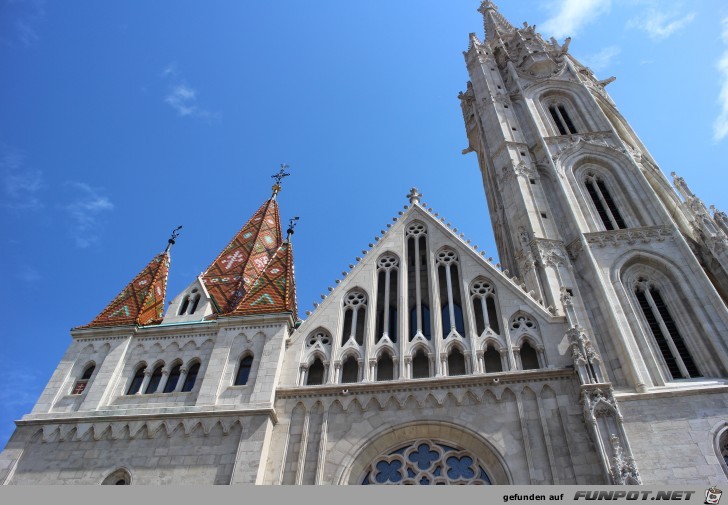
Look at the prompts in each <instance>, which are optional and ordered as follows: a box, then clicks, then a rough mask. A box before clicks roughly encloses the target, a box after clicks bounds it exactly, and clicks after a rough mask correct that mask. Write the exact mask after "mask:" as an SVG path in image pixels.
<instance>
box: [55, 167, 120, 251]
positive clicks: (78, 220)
mask: <svg viewBox="0 0 728 505" xmlns="http://www.w3.org/2000/svg"><path fill="white" fill-rule="evenodd" d="M66 187H68V188H71V189H72V190H73V191H74V192H76V194H77V196H76V198H75V199H74V200H73V201H72V202H71V203H69V204H68V205H66V206H65V207H64V209H65V210H66V212H67V213H68V215H69V217H70V218H71V223H72V225H71V232H72V235H73V239H74V241H75V243H76V247H79V248H82V249H83V248H86V247H89V246H91V245H93V244H94V243H95V242H96V241H97V240H98V235H99V233H100V228H101V224H100V222H99V220H100V217H101V214H102V213H104V212H107V211H111V210H113V209H114V204H113V203H111V200H109V198H107V197H106V196H103V195H102V194H101V191H103V190H102V189H101V188H93V187H91V186H89V185H88V184H86V183H83V182H67V183H66Z"/></svg>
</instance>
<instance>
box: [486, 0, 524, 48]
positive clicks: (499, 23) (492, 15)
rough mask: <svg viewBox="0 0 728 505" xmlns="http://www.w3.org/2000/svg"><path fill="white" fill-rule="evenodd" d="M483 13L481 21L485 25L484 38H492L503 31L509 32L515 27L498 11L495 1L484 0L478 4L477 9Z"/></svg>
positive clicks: (503, 32)
mask: <svg viewBox="0 0 728 505" xmlns="http://www.w3.org/2000/svg"><path fill="white" fill-rule="evenodd" d="M478 12H480V13H481V14H482V15H483V22H484V25H485V40H493V39H494V38H496V37H499V36H501V35H503V34H505V33H511V32H513V30H515V28H514V27H513V25H512V24H510V23H509V22H508V20H507V19H506V18H505V17H504V16H503V15H502V14H501V13H500V12H498V6H497V5H496V4H495V2H491V1H490V0H485V1H484V2H482V3H481V4H480V8H479V9H478Z"/></svg>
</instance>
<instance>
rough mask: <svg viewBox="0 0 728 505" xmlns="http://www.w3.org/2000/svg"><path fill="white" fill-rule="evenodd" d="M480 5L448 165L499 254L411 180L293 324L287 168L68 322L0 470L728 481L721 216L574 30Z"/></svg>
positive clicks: (148, 480)
mask: <svg viewBox="0 0 728 505" xmlns="http://www.w3.org/2000/svg"><path fill="white" fill-rule="evenodd" d="M479 12H480V13H481V14H482V16H483V20H484V28H485V32H484V35H483V36H478V35H476V34H470V40H469V45H468V46H467V50H466V51H465V53H464V56H465V64H466V66H467V70H468V73H469V76H470V81H469V82H468V83H467V85H465V88H464V90H463V91H462V92H461V93H460V96H459V98H460V104H461V108H462V113H463V119H464V126H465V134H466V137H465V138H467V149H465V151H464V152H463V154H467V155H471V156H477V160H478V165H479V168H480V171H481V174H482V180H483V186H484V189H485V194H486V197H487V204H488V211H489V214H490V219H491V224H492V227H493V231H494V235H495V239H496V244H497V248H498V257H499V261H500V262H499V263H494V262H493V260H491V259H489V258H487V257H485V255H484V253H483V252H482V251H479V250H478V249H477V247H475V246H473V245H471V243H470V241H469V240H467V238H466V237H465V236H463V235H462V234H460V233H458V231H457V228H454V226H452V225H450V224H449V223H446V222H445V220H444V219H442V218H441V217H440V216H439V215H438V213H437V210H436V209H433V208H431V207H429V206H428V205H426V204H425V203H424V198H423V196H422V195H421V194H420V193H419V191H418V190H417V189H416V188H412V189H411V191H410V193H409V194H408V195H407V196H406V200H403V201H402V202H393V203H392V210H393V212H396V211H397V209H401V208H402V205H403V204H406V205H405V206H404V210H402V211H400V212H399V214H398V215H397V217H396V218H395V219H394V220H393V222H392V223H390V224H389V225H387V228H386V230H385V231H384V233H382V234H381V236H379V237H376V240H375V241H374V243H372V244H370V246H371V247H370V249H369V250H367V251H365V253H366V254H362V257H360V258H357V263H356V264H355V265H352V267H351V269H350V270H349V271H348V272H345V275H343V277H342V278H341V279H340V280H338V281H337V283H336V286H335V287H333V288H331V289H330V290H329V292H328V295H327V296H325V297H323V298H324V299H323V300H321V302H320V303H319V304H318V305H317V307H316V308H315V310H314V311H313V312H310V313H307V314H306V317H305V320H301V319H299V314H298V310H297V304H296V284H295V270H294V263H295V258H294V250H293V249H294V240H293V235H294V227H295V222H294V221H292V222H291V223H289V226H288V230H287V232H286V233H285V234H284V233H283V231H282V230H283V229H282V227H281V222H280V216H279V199H282V198H283V195H285V180H284V178H285V176H286V175H287V174H286V173H285V167H284V170H281V172H280V173H279V174H278V176H277V177H276V183H275V185H274V186H273V189H272V194H271V195H270V197H269V198H268V199H267V200H264V198H265V196H267V195H260V197H261V198H260V207H259V208H258V209H257V210H256V209H255V208H251V209H249V212H250V214H252V215H251V217H250V219H249V220H248V221H247V222H246V223H243V226H242V228H241V229H240V230H239V231H238V232H237V233H234V234H233V231H232V230H231V234H233V237H232V240H231V241H230V243H229V244H228V246H227V247H225V248H224V249H223V250H222V251H220V252H219V254H218V255H217V257H214V259H212V261H211V263H210V265H209V267H208V268H207V269H206V270H205V271H204V272H203V273H202V274H201V275H199V276H198V277H197V278H192V279H189V285H188V286H187V288H186V289H184V290H183V291H182V292H181V293H173V295H174V298H172V299H171V302H169V303H167V301H166V295H167V293H166V287H167V278H168V275H169V266H170V255H171V252H172V245H173V244H174V241H175V238H176V235H175V234H173V236H172V238H171V239H170V240H169V246H168V247H167V249H166V250H165V251H163V252H161V253H160V254H159V255H157V256H156V257H154V258H152V259H151V261H150V262H149V263H148V265H147V266H146V267H145V268H144V269H143V270H142V271H141V272H139V273H138V275H136V277H134V278H133V279H130V282H129V283H128V285H127V286H125V287H123V289H122V290H121V292H120V293H119V294H118V296H116V297H115V298H114V299H113V300H111V302H110V303H109V304H108V305H107V306H106V308H104V309H103V310H102V311H101V312H100V313H99V314H98V316H97V317H96V318H94V319H93V321H91V322H89V323H86V324H82V325H81V326H78V327H76V328H74V329H73V330H72V331H71V337H72V338H71V344H70V346H69V348H68V350H67V351H66V353H65V355H64V356H63V358H62V359H61V362H60V363H59V364H58V367H57V368H56V370H55V372H54V373H53V375H52V377H51V379H50V381H49V382H48V384H47V385H46V387H45V389H44V391H43V392H42V394H41V396H40V398H39V399H38V401H37V403H36V405H35V407H34V408H33V410H32V411H31V412H30V413H28V414H27V415H25V416H23V418H22V419H21V420H19V421H17V422H16V425H17V427H16V430H15V432H14V434H13V436H12V437H11V439H10V441H9V442H8V444H7V446H6V447H5V449H4V450H3V452H2V453H1V454H0V483H3V484H6V485H13V484H17V485H23V484H26V485H27V484H88V485H94V484H113V485H125V484H131V485H137V484H140V485H163V484H188V485H189V484H197V485H205V484H263V485H279V484H321V485H346V484H359V485H361V484H366V485H380V484H408V485H444V484H481V485H498V484H500V485H509V484H511V485H512V484H521V485H529V484H565V485H605V484H612V485H633V484H649V485H668V484H669V485H673V486H674V485H680V484H686V485H701V486H702V485H705V486H706V487H707V486H710V485H720V484H726V483H728V466H727V465H726V461H728V308H727V306H726V303H727V302H728V216H726V214H725V213H723V212H720V211H718V210H716V209H712V208H711V209H708V208H707V207H706V206H705V204H704V203H703V202H702V201H701V200H700V198H698V197H697V196H696V195H695V194H693V193H692V192H691V191H690V189H689V187H688V186H687V184H686V183H685V181H684V180H683V179H682V178H680V177H678V176H677V175H676V174H673V180H672V182H671V181H670V180H668V179H667V177H666V176H665V175H664V174H663V172H662V171H661V170H660V168H659V167H658V166H657V164H656V163H655V161H654V160H653V159H652V157H651V156H650V154H649V152H648V150H647V148H646V147H645V146H644V145H643V144H642V142H641V141H640V139H639V138H638V136H637V135H636V133H635V132H634V131H633V130H632V128H631V127H630V124H629V123H628V122H627V121H626V120H625V118H624V117H623V116H622V115H621V114H620V112H619V110H618V108H617V106H616V104H615V103H614V102H613V101H612V99H611V98H610V96H609V95H608V93H607V91H606V89H605V88H606V87H607V86H608V85H609V84H610V82H611V79H607V80H599V79H597V78H596V76H595V75H594V74H593V72H592V71H591V70H590V69H589V68H587V67H585V66H584V65H582V64H581V63H579V61H577V60H576V59H575V58H574V57H572V56H571V55H570V53H569V42H570V40H569V39H566V41H565V42H564V43H563V44H560V43H559V42H557V41H556V40H555V39H550V40H545V39H544V38H543V37H542V36H541V35H540V34H539V33H537V32H536V30H535V27H533V26H529V25H528V24H524V26H522V27H515V26H513V25H512V24H511V23H509V21H508V20H506V19H505V18H504V17H503V16H502V15H501V14H500V12H499V11H498V7H497V6H496V5H495V4H494V3H493V2H492V1H489V0H486V1H483V2H482V4H481V6H480V9H479ZM471 153H472V154H471ZM250 196H251V197H252V196H253V195H250ZM215 253H217V251H210V256H211V258H212V257H213V255H214V254H215ZM121 287H122V286H118V287H115V288H114V289H113V290H112V292H110V293H109V297H111V296H113V294H114V291H115V290H117V289H119V288H121Z"/></svg>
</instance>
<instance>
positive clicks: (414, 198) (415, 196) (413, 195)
mask: <svg viewBox="0 0 728 505" xmlns="http://www.w3.org/2000/svg"><path fill="white" fill-rule="evenodd" d="M421 196H422V193H420V192H419V191H417V188H412V189H410V192H409V194H408V195H407V198H409V201H410V204H411V205H414V204H416V203H420V197H421Z"/></svg>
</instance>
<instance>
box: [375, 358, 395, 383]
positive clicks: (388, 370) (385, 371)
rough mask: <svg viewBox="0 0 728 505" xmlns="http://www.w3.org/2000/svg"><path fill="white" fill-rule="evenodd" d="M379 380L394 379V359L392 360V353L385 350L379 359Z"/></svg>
mask: <svg viewBox="0 0 728 505" xmlns="http://www.w3.org/2000/svg"><path fill="white" fill-rule="evenodd" d="M377 380H378V381H391V380H394V361H393V360H392V355H391V354H389V353H388V352H383V353H382V355H381V356H379V358H378V359H377Z"/></svg>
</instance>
